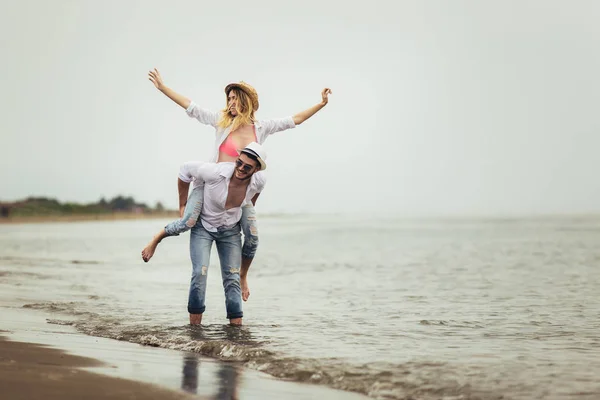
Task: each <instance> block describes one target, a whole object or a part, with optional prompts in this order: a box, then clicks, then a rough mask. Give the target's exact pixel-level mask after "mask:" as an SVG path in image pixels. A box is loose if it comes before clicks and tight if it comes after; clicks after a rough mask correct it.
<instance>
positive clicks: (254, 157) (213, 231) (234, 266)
mask: <svg viewBox="0 0 600 400" xmlns="http://www.w3.org/2000/svg"><path fill="white" fill-rule="evenodd" d="M265 159H266V153H265V151H264V150H263V148H262V147H261V145H259V144H258V143H256V142H252V143H250V144H249V145H248V146H246V147H245V148H244V149H242V150H241V152H240V155H239V156H238V157H237V159H236V160H235V162H220V163H202V162H190V163H186V164H184V165H182V166H181V170H180V172H179V180H178V190H179V205H180V207H183V206H185V204H186V202H187V200H188V198H187V194H188V191H189V185H190V182H192V180H193V181H194V187H197V186H200V185H202V184H203V185H204V201H203V203H202V211H201V213H200V220H199V221H198V222H197V223H196V224H195V225H194V227H193V228H192V230H191V234H190V256H191V259H192V280H191V284H190V292H189V300H188V312H189V314H190V324H191V325H200V323H201V321H202V314H203V313H204V310H205V309H206V306H205V303H204V300H205V295H206V276H207V273H208V265H209V263H210V251H211V247H212V243H213V242H216V244H217V251H218V252H219V259H220V263H221V276H222V278H223V288H224V290H225V307H226V309H227V318H228V319H229V322H230V324H232V325H241V324H242V317H243V312H242V296H241V288H240V273H241V274H242V276H245V274H246V273H247V272H248V271H247V267H245V270H244V269H243V268H242V266H241V260H242V241H241V234H240V224H239V222H240V218H241V217H242V207H243V206H244V205H245V204H248V203H250V202H251V201H252V199H253V198H254V199H255V198H256V197H257V196H258V194H259V193H260V192H261V191H262V190H263V188H264V186H265V183H266V178H265V176H264V174H262V173H260V171H262V170H264V169H265V168H267V165H266V163H265Z"/></svg>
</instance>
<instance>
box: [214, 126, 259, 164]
mask: <svg viewBox="0 0 600 400" xmlns="http://www.w3.org/2000/svg"><path fill="white" fill-rule="evenodd" d="M252 129H254V140H255V141H257V142H258V138H257V137H256V128H255V127H254V125H252ZM219 151H220V152H222V153H225V154H227V155H228V156H231V157H237V156H239V155H240V152H239V151H238V149H237V146H236V144H235V142H234V141H233V139H232V138H231V135H228V136H227V138H226V139H225V140H224V141H223V143H221V145H220V146H219Z"/></svg>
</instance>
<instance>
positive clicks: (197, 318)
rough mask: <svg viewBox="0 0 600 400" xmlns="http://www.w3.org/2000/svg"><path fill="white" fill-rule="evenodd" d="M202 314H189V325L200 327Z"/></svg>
mask: <svg viewBox="0 0 600 400" xmlns="http://www.w3.org/2000/svg"><path fill="white" fill-rule="evenodd" d="M201 322H202V314H190V325H200V323H201Z"/></svg>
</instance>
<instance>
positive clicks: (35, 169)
mask: <svg viewBox="0 0 600 400" xmlns="http://www.w3.org/2000/svg"><path fill="white" fill-rule="evenodd" d="M351 4H352V5H351ZM599 21H600V2H598V1H592V0H588V1H586V0H578V1H566V0H565V1H555V0H540V1H526V0H525V1H524V0H518V1H517V0H514V1H500V0H498V1H482V0H472V1H441V0H439V1H433V0H431V1H421V0H414V1H392V0H390V1H380V0H372V1H364V2H359V3H358V2H357V3H350V2H341V1H339V0H336V1H332V0H321V1H314V0H308V1H301V2H284V1H274V0H273V1H272V0H253V1H246V2H240V1H228V2H222V1H211V0H207V1H206V0H205V1H198V0H196V1H176V2H167V1H165V2H156V1H112V0H111V1H76V0H71V1H64V0H60V1H59V0H55V1H45V0H44V1H42V0H38V1H30V0H25V1H24V0H20V1H9V0H1V5H0V33H1V39H0V41H1V42H0V50H1V57H2V62H1V63H0V74H1V75H0V76H1V77H2V94H1V96H0V109H1V110H2V118H1V119H0V121H1V124H2V125H1V130H0V134H1V141H0V160H1V164H0V166H1V169H0V199H1V200H15V199H19V198H24V197H26V196H30V195H36V196H48V197H55V198H58V199H59V200H61V201H76V202H92V201H97V200H99V199H100V197H102V196H104V197H106V198H111V197H113V196H116V195H119V194H122V195H131V196H134V197H135V198H136V199H137V200H139V201H143V202H147V203H149V204H150V205H154V204H155V203H156V201H161V202H163V203H164V204H165V205H166V206H168V207H171V208H175V207H176V204H177V196H176V178H177V172H178V169H179V166H180V164H181V163H182V162H184V161H189V160H208V158H209V155H210V152H211V150H212V146H213V141H214V134H213V130H212V128H211V127H206V126H203V125H201V124H199V123H198V122H197V121H195V120H192V119H190V118H188V117H187V116H186V115H185V112H184V111H183V110H182V109H180V108H179V107H178V106H177V105H176V104H174V103H172V102H171V101H170V100H169V99H168V98H166V97H165V96H163V95H162V94H161V93H160V92H158V91H157V90H156V89H155V88H154V86H153V85H152V84H151V83H150V82H149V81H148V80H147V71H148V70H149V69H150V68H152V67H157V68H159V70H160V71H161V73H162V75H163V77H164V79H165V82H166V84H167V85H169V86H171V87H172V88H174V89H175V90H177V91H179V92H180V93H182V94H184V95H186V96H188V97H190V98H192V99H193V100H194V101H196V102H197V103H199V104H200V105H201V106H203V107H205V108H209V109H213V110H216V109H220V108H222V107H223V105H224V102H225V96H224V94H223V88H224V86H225V85H226V84H227V83H229V82H232V81H238V80H245V81H247V82H249V83H251V84H252V85H254V86H255V87H256V88H257V90H258V93H259V96H260V100H261V108H260V111H259V113H258V117H259V118H271V117H282V116H287V115H292V114H294V113H296V112H298V111H301V110H303V109H305V108H308V107H310V106H312V105H314V104H316V103H317V102H318V101H319V100H320V91H321V89H322V88H323V87H326V86H328V87H331V88H332V89H333V95H332V96H331V98H330V103H329V105H328V106H327V107H326V108H325V109H324V110H322V111H321V112H320V113H318V114H317V115H315V116H314V117H313V118H312V119H310V120H308V121H307V122H305V123H304V124H303V125H301V126H300V127H298V128H296V129H295V130H291V131H286V132H283V133H280V134H277V135H276V136H273V137H271V138H270V139H269V140H268V141H267V142H266V149H267V151H268V153H269V157H268V163H269V169H268V176H269V180H268V183H267V187H266V190H265V192H264V193H263V195H262V196H261V198H260V200H259V203H258V206H259V211H260V212H261V213H266V212H291V213H293V212H344V213H346V212H349V213H368V214H371V213H379V214H381V213H391V214H395V215H440V214H495V215H497V214H531V213H536V214H537V213H583V212H600V179H598V174H599V173H600V157H599V156H598V154H599V152H600V137H599V133H600V132H599V127H600V123H599V121H600V117H599V116H600V113H599V112H598V105H599V104H600V79H599V78H598V74H599V73H600V22H599Z"/></svg>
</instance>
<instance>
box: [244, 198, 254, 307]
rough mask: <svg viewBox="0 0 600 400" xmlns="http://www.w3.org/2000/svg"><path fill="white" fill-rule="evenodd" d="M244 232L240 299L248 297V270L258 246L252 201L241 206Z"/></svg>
mask: <svg viewBox="0 0 600 400" xmlns="http://www.w3.org/2000/svg"><path fill="white" fill-rule="evenodd" d="M240 225H241V226H242V231H243V232H244V246H243V247H242V267H241V270H240V284H241V286H242V300H244V301H246V300H248V297H250V288H249V287H248V270H249V269H250V264H252V260H253V259H254V255H255V254H256V249H257V248H258V224H257V223H256V210H255V209H254V206H253V205H252V203H249V204H247V205H245V206H244V207H242V219H241V220H240Z"/></svg>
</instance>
